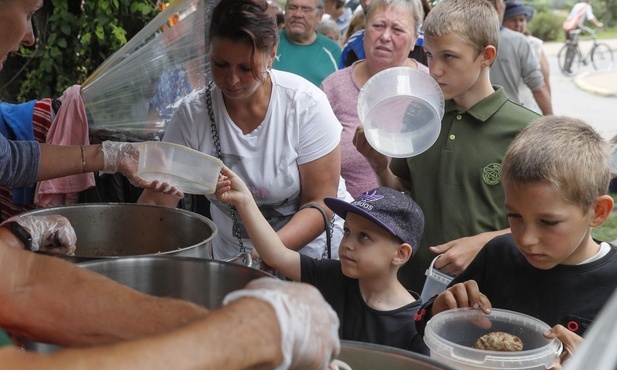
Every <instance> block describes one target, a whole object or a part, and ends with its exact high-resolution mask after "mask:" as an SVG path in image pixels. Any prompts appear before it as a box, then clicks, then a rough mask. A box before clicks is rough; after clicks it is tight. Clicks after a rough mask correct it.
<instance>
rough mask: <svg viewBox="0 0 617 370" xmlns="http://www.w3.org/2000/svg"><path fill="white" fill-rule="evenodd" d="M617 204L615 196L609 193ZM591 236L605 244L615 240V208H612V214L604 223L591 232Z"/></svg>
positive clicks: (616, 212) (616, 208)
mask: <svg viewBox="0 0 617 370" xmlns="http://www.w3.org/2000/svg"><path fill="white" fill-rule="evenodd" d="M610 195H611V196H612V197H613V199H615V203H616V204H617V194H615V193H610ZM591 235H592V236H593V237H594V238H596V239H598V240H602V241H605V242H612V241H613V240H617V206H616V207H615V208H613V213H612V214H611V215H610V216H609V218H608V219H607V220H606V222H605V223H603V224H602V225H600V226H598V227H594V228H593V229H592V230H591Z"/></svg>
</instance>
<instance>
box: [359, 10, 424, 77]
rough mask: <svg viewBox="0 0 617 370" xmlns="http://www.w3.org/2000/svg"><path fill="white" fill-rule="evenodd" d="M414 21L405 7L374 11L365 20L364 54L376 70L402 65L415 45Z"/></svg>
mask: <svg viewBox="0 0 617 370" xmlns="http://www.w3.org/2000/svg"><path fill="white" fill-rule="evenodd" d="M416 37H417V34H416V31H415V21H414V17H413V14H412V13H411V11H410V10H409V9H408V8H404V7H400V6H386V7H380V8H378V9H373V10H372V11H371V13H370V15H369V18H368V19H367V20H366V30H365V34H364V51H365V53H366V60H367V62H369V63H371V64H373V65H374V66H376V67H378V69H379V70H382V69H385V68H390V67H396V66H401V65H403V64H404V63H405V62H406V60H407V57H408V55H409V52H410V51H411V50H412V49H413V46H414V44H415V42H416Z"/></svg>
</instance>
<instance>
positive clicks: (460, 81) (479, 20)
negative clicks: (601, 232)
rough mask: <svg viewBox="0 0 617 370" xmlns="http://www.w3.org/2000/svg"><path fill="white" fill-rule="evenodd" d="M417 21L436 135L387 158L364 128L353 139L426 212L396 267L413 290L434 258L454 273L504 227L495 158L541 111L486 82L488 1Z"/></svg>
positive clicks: (444, 7)
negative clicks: (408, 153) (411, 152)
mask: <svg viewBox="0 0 617 370" xmlns="http://www.w3.org/2000/svg"><path fill="white" fill-rule="evenodd" d="M496 1H502V0H496ZM422 27H423V31H424V48H425V50H426V52H427V57H428V66H429V70H430V74H431V76H433V78H435V80H436V81H437V83H438V84H439V86H440V87H441V89H442V92H443V94H444V98H445V99H446V105H445V114H444V117H443V119H442V126H441V132H440V135H439V138H438V139H437V141H436V142H435V144H433V146H432V147H431V148H430V149H429V150H427V151H425V152H424V153H421V154H420V155H417V156H415V157H412V158H393V159H392V160H391V161H389V160H388V158H387V157H386V156H384V155H382V154H380V153H378V152H377V151H375V150H374V149H373V148H371V147H370V145H369V144H368V142H366V139H365V137H364V132H363V130H362V129H359V130H358V131H357V133H356V136H355V138H354V144H355V145H356V148H357V149H358V151H360V152H361V153H362V154H363V155H364V156H365V157H366V158H367V159H368V161H369V163H370V165H371V167H372V168H373V171H374V172H375V174H376V175H377V176H378V179H379V182H380V184H381V185H382V186H387V187H391V188H393V189H398V190H402V191H410V192H411V196H412V197H413V198H414V200H416V202H417V203H418V205H419V206H420V208H422V210H423V211H424V214H425V219H426V228H425V232H424V237H423V239H422V241H421V243H420V248H419V249H418V253H417V254H416V259H414V263H413V265H411V264H407V265H406V266H403V268H401V270H400V278H401V281H402V282H403V284H405V286H407V287H408V288H411V289H412V290H416V291H420V290H421V289H422V286H423V283H424V279H425V276H424V272H425V270H426V268H427V267H428V266H429V264H430V262H431V260H432V259H433V258H435V256H437V255H439V254H442V256H441V257H440V258H439V259H438V260H437V261H436V262H435V267H437V268H439V269H441V271H442V272H444V273H447V274H451V275H456V274H458V273H460V272H461V271H462V270H463V269H464V268H465V267H466V266H467V265H468V264H469V263H470V262H471V260H472V259H473V257H474V256H475V255H476V254H477V253H478V251H479V250H480V249H481V248H482V246H484V244H486V242H488V241H489V240H490V239H492V238H493V237H495V236H497V235H499V234H502V233H505V232H507V231H508V230H507V227H508V220H507V217H506V211H505V208H504V193H503V189H502V187H501V182H500V177H501V176H500V175H501V161H502V159H503V156H504V154H505V152H506V149H507V147H508V145H509V144H510V143H511V141H512V140H513V139H514V137H515V136H516V135H517V134H518V133H519V132H520V131H521V130H522V129H523V128H524V127H526V126H527V125H528V124H529V123H530V122H532V121H534V120H535V119H537V118H539V117H540V116H539V115H537V114H536V113H534V112H532V111H530V110H529V109H526V108H523V107H521V106H519V105H517V104H515V103H513V102H512V101H510V100H508V98H507V96H506V94H505V93H504V90H503V88H501V87H499V86H493V85H491V81H490V78H489V71H490V67H491V65H492V64H493V62H494V61H495V57H496V55H497V48H498V44H499V18H498V16H497V12H496V11H495V8H494V7H493V5H492V4H491V3H490V2H487V1H484V0H468V1H467V0H466V1H464V2H462V1H456V0H443V1H441V2H440V3H439V4H438V5H436V6H435V8H434V9H433V10H431V12H430V13H429V14H428V16H427V17H426V19H425V21H424V24H423V26H422Z"/></svg>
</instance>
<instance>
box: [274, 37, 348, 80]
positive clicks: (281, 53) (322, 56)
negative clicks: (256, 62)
mask: <svg viewBox="0 0 617 370" xmlns="http://www.w3.org/2000/svg"><path fill="white" fill-rule="evenodd" d="M279 36H280V41H279V46H278V49H277V51H276V57H275V58H274V63H273V65H272V68H274V69H278V70H279V71H286V72H291V73H293V74H297V75H298V76H302V77H304V78H306V79H307V80H309V81H311V82H312V83H313V84H314V85H315V86H317V87H319V85H321V82H322V81H323V80H324V79H325V78H326V77H328V76H330V75H331V74H332V73H334V72H336V71H337V70H338V60H339V57H340V56H341V47H340V46H339V44H337V43H336V42H334V41H332V40H330V39H329V38H327V37H325V36H323V35H321V34H317V38H316V39H315V41H313V43H312V44H310V45H298V44H294V43H292V42H291V41H289V39H288V38H287V36H286V35H285V30H280V31H279Z"/></svg>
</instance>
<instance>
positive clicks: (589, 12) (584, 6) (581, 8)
mask: <svg viewBox="0 0 617 370" xmlns="http://www.w3.org/2000/svg"><path fill="white" fill-rule="evenodd" d="M579 13H583V14H584V16H582V17H581V18H580V20H579V21H578V28H581V27H583V23H585V21H590V20H592V19H594V18H595V17H596V16H595V15H594V14H593V9H592V8H591V5H589V3H586V2H580V3H576V4H574V6H573V7H572V10H570V14H568V19H571V18H574V17H576V16H577V15H578V14H579Z"/></svg>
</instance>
